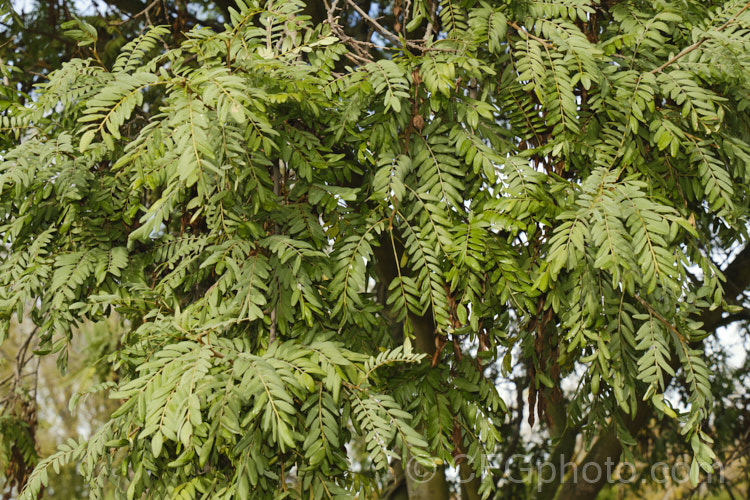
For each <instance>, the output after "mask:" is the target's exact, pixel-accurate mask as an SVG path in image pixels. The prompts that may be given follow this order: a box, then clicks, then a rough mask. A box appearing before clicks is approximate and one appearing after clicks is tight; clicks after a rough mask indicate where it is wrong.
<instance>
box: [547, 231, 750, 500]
mask: <svg viewBox="0 0 750 500" xmlns="http://www.w3.org/2000/svg"><path fill="white" fill-rule="evenodd" d="M723 274H724V276H725V277H726V280H727V281H726V284H725V286H724V290H725V294H726V296H727V299H728V300H727V301H728V302H729V303H735V301H736V299H737V297H739V296H740V295H742V293H743V292H744V291H745V290H746V289H747V288H748V287H750V244H749V245H747V246H745V248H744V249H743V250H742V251H741V252H740V253H739V254H738V255H737V256H736V257H735V258H734V260H733V261H732V262H731V263H730V264H729V265H728V266H727V268H726V269H725V270H724V272H723ZM732 316H734V317H735V318H737V319H745V318H747V317H748V314H747V313H746V312H745V313H744V314H742V313H737V314H735V315H732ZM732 316H729V317H732ZM729 317H727V318H725V317H724V316H723V311H722V310H721V309H720V308H717V309H714V310H713V311H711V310H705V311H704V312H703V314H701V316H700V318H697V319H699V320H700V321H702V322H703V329H704V330H705V331H706V332H708V333H713V332H715V331H716V330H717V329H718V328H719V327H721V326H726V325H727V324H729V321H728V319H729ZM671 364H672V365H673V367H675V368H676V367H678V366H679V362H678V361H677V359H674V360H673V361H672V363H671ZM670 378H671V377H670ZM652 416H653V408H652V407H651V406H650V405H648V404H647V403H645V402H643V401H639V402H638V407H637V411H636V416H635V417H634V418H632V419H630V418H628V419H626V420H625V422H624V423H625V428H626V429H627V430H628V432H630V433H631V434H634V433H636V432H637V431H638V430H640V429H642V428H643V425H644V424H645V422H647V421H648V419H649V418H651V417H652ZM621 453H622V444H621V443H620V440H619V439H618V438H617V429H616V426H615V425H614V423H613V424H612V425H610V426H609V427H608V428H607V429H605V430H604V431H603V432H602V433H601V434H600V436H599V438H598V439H597V441H596V442H595V443H594V444H593V445H592V447H591V449H590V450H589V452H588V453H587V454H586V456H585V457H584V459H583V461H582V463H584V464H588V463H596V464H598V465H599V467H600V468H601V467H604V466H605V464H606V463H607V461H608V460H611V461H613V462H614V464H615V466H616V465H617V464H618V463H619V461H620V455H621ZM600 470H603V469H600ZM605 479H606V478H605ZM605 479H602V480H601V481H598V482H594V483H589V482H585V481H574V480H573V478H569V479H568V480H566V481H564V482H563V483H562V484H561V485H560V486H559V489H558V491H557V493H556V494H555V496H554V497H552V496H549V497H547V498H550V499H551V498H554V499H555V500H594V499H595V498H596V496H597V495H598V494H599V491H600V490H601V489H602V487H604V485H605V484H606V480H605Z"/></svg>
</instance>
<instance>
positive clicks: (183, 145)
mask: <svg viewBox="0 0 750 500" xmlns="http://www.w3.org/2000/svg"><path fill="white" fill-rule="evenodd" d="M360 5H361V3H357V2H354V1H352V0H347V1H346V2H338V1H334V2H333V3H332V5H329V6H328V10H327V12H325V16H323V17H322V18H321V19H317V18H316V17H315V16H314V15H313V16H312V17H310V16H309V15H306V14H307V11H305V6H304V5H303V4H302V3H301V2H299V1H296V0H294V1H292V0H285V1H271V0H269V1H258V0H255V1H252V0H246V1H238V3H237V6H236V7H234V8H231V9H228V10H227V12H228V13H229V16H228V18H227V19H225V21H226V24H224V26H223V27H221V26H220V25H219V26H216V27H214V28H209V27H203V26H200V25H198V26H196V27H194V28H193V29H191V30H189V31H187V32H185V33H184V34H182V35H181V37H180V38H175V37H174V36H173V31H172V30H171V29H170V27H153V26H148V27H147V28H146V29H145V31H144V32H143V34H141V35H140V36H138V37H136V38H134V39H132V40H131V41H129V42H128V43H126V44H124V45H123V46H122V47H120V48H116V49H114V50H113V51H112V52H113V54H112V57H111V58H110V59H111V60H108V59H107V58H106V57H105V56H103V55H102V56H100V54H99V53H98V52H97V51H96V47H97V43H98V37H99V32H98V31H97V28H96V27H95V26H93V25H92V24H90V23H89V22H87V21H85V20H81V19H74V20H73V21H71V22H70V23H68V25H67V26H66V27H67V29H68V31H67V35H66V36H68V37H70V38H72V39H74V40H76V41H77V42H79V44H80V46H81V47H83V48H85V47H92V48H93V51H92V52H91V54H92V57H84V58H73V59H71V60H70V61H67V62H65V63H64V64H62V65H61V66H60V67H59V68H57V69H55V70H54V71H53V72H51V73H50V74H49V75H48V76H49V77H48V79H47V80H46V81H45V82H44V83H40V84H38V85H37V86H36V87H35V88H34V90H33V95H31V94H30V95H24V94H22V93H19V92H18V91H17V88H15V89H14V88H13V86H12V85H11V84H10V83H8V82H6V87H5V89H4V93H5V95H7V99H6V100H5V101H3V102H2V116H0V125H1V126H2V129H1V130H0V133H2V134H3V136H2V139H1V140H2V141H3V142H2V145H3V146H2V151H0V155H1V159H0V160H1V161H0V237H1V238H2V241H3V245H4V250H3V253H2V256H1V257H0V339H1V338H3V337H4V336H5V335H6V334H7V331H8V328H9V326H10V322H11V320H12V318H13V317H14V316H15V317H16V318H23V317H24V316H30V317H31V318H32V319H33V321H34V323H35V324H36V325H37V326H38V329H37V331H36V335H37V339H38V346H37V348H36V350H37V353H38V354H39V355H46V354H53V355H55V356H57V357H58V359H59V363H60V365H61V366H63V367H64V365H65V356H66V350H67V349H68V347H69V345H70V342H71V340H72V336H73V332H75V331H76V328H77V327H78V326H79V325H80V324H81V323H82V322H83V321H84V320H92V321H98V320H103V319H106V318H108V317H110V316H111V315H113V314H116V315H117V317H118V318H120V319H121V321H122V323H123V325H125V330H126V333H125V334H124V336H123V337H122V339H121V340H120V343H119V345H118V347H117V349H116V351H114V352H113V353H112V354H111V356H110V361H111V363H112V365H113V367H114V368H115V370H116V377H115V378H114V379H113V380H110V381H109V382H107V383H105V384H103V385H102V386H101V387H99V389H100V390H103V391H109V397H111V398H114V399H117V400H119V401H120V402H121V406H120V407H119V409H118V410H117V411H115V413H114V414H113V415H112V416H111V419H110V420H109V422H108V423H107V424H106V425H105V426H103V427H102V428H100V429H98V430H97V431H96V432H95V433H94V435H93V436H92V437H91V438H90V439H88V440H78V441H73V442H70V443H68V444H65V445H63V446H62V447H61V449H60V452H59V453H57V454H55V455H53V456H51V457H49V458H47V459H45V460H43V461H42V462H41V463H40V464H39V466H38V467H37V468H36V470H35V471H34V473H33V474H32V475H31V477H30V478H29V481H28V484H27V487H26V489H25V492H24V496H23V498H34V497H35V494H36V492H38V491H39V490H40V488H41V487H42V485H43V484H46V483H47V474H48V472H47V470H48V468H50V467H51V468H58V467H59V466H60V464H63V463H67V462H70V461H73V462H80V471H81V473H82V474H84V475H85V476H86V477H88V478H90V480H91V484H92V491H91V495H92V497H93V498H97V495H99V494H101V493H102V492H103V491H104V489H105V488H106V487H109V486H107V485H109V484H114V485H115V488H117V491H118V492H119V493H118V494H120V495H126V496H127V498H141V497H142V495H144V494H146V496H147V497H148V498H172V497H180V498H182V497H185V498H193V497H202V498H249V497H250V496H251V495H252V497H253V498H264V497H266V496H268V497H273V496H275V495H279V494H282V495H284V494H286V495H289V496H296V495H298V494H302V496H305V497H307V496H308V492H312V493H311V494H310V497H314V498H330V497H345V496H348V495H351V494H353V493H357V492H359V493H360V494H361V495H363V496H364V497H370V496H374V495H376V494H378V492H380V491H381V489H382V488H383V487H384V484H385V483H384V481H385V480H386V479H384V478H387V477H388V474H389V463H390V464H391V465H393V464H395V463H396V462H397V461H395V460H394V459H395V457H398V458H401V459H402V460H404V463H407V462H408V463H413V462H414V461H416V462H418V463H420V464H421V465H422V466H423V467H425V468H427V469H429V468H435V467H438V470H440V464H450V465H454V466H455V465H457V464H458V463H459V462H461V460H458V459H457V457H458V456H459V455H465V458H464V459H463V461H462V464H461V468H462V469H463V470H468V468H471V469H472V470H473V471H474V472H475V473H476V475H477V478H478V479H479V480H478V481H473V482H467V483H466V484H465V485H464V495H465V496H466V498H473V497H471V496H470V495H472V494H473V495H480V496H484V497H487V496H490V495H493V494H495V493H494V492H495V491H496V489H498V487H499V488H500V489H501V490H502V487H503V484H504V483H503V482H502V481H500V474H499V473H498V472H497V470H496V468H498V466H499V465H498V464H499V463H500V461H499V460H498V458H497V455H496V454H497V453H498V451H500V452H501V456H503V455H502V454H503V453H505V456H506V458H504V459H503V460H504V461H505V462H504V463H507V454H508V453H512V451H513V449H512V447H508V448H503V447H505V446H508V445H509V443H512V441H513V439H512V437H511V435H510V434H509V432H512V428H513V427H512V426H511V425H510V424H511V423H514V422H520V419H521V417H522V415H523V406H524V405H523V399H521V400H520V403H519V405H518V406H517V407H516V408H515V409H514V410H513V411H511V410H509V409H508V404H509V402H508V404H506V402H505V401H504V400H503V398H501V395H500V394H499V392H498V389H497V387H498V386H497V384H498V381H502V380H509V379H511V378H514V379H516V378H519V377H520V378H521V379H523V380H524V382H523V384H525V385H526V387H525V386H524V385H521V386H519V391H521V390H524V388H525V390H527V391H528V392H527V396H528V405H527V408H526V411H527V415H528V416H529V419H530V421H531V423H532V425H534V424H535V422H534V421H536V425H541V426H543V427H544V428H546V429H547V431H548V435H549V437H550V440H551V442H552V443H553V444H558V443H559V444H564V443H565V442H566V439H567V440H568V441H569V440H570V439H569V438H570V436H571V435H572V436H573V440H575V434H576V433H577V432H579V431H584V433H585V435H586V436H587V437H589V438H591V437H593V436H596V435H603V433H610V434H611V435H612V436H613V442H614V443H615V444H614V445H613V449H614V450H615V452H613V453H614V454H613V455H609V456H613V457H614V458H615V459H618V458H619V455H620V450H621V449H622V448H621V447H620V446H621V444H624V445H625V451H626V454H627V453H630V452H631V451H632V450H633V447H632V445H635V444H636V442H635V437H634V436H635V434H636V431H637V430H638V428H639V427H640V426H642V424H643V422H644V419H648V418H650V417H651V416H655V417H657V418H659V419H664V421H665V422H668V426H672V428H674V429H677V430H678V432H679V434H680V435H682V437H681V438H680V440H682V441H684V443H686V444H685V446H687V449H689V450H690V452H691V454H692V455H693V456H694V459H693V462H692V463H693V466H692V468H691V471H690V476H691V478H692V479H693V480H696V479H697V477H698V475H699V473H700V470H699V469H700V468H703V469H704V470H705V471H706V472H710V471H712V468H711V466H712V463H713V461H714V457H715V455H714V452H713V451H712V442H713V441H712V437H711V434H712V432H711V425H710V424H709V422H710V415H711V411H712V409H713V408H714V406H715V404H717V403H716V402H715V401H714V398H713V395H712V391H711V383H712V378H713V377H714V376H715V374H714V373H713V370H714V368H712V367H713V366H714V364H715V363H716V359H715V358H712V357H711V354H710V350H707V348H706V345H707V344H706V341H704V339H705V338H706V336H708V335H711V334H713V333H714V331H715V329H716V327H718V326H719V325H721V324H725V323H728V322H730V321H731V320H732V318H731V317H730V318H726V317H723V316H722V312H721V311H722V310H726V311H728V313H731V314H736V313H737V314H739V313H740V312H741V311H743V309H742V300H739V301H738V299H737V297H738V295H740V293H741V292H742V291H743V290H744V289H745V288H746V287H747V285H748V284H749V283H750V278H748V277H747V276H744V274H743V272H745V271H744V266H743V265H742V264H743V262H744V261H740V260H738V261H736V262H737V264H736V265H735V267H734V268H732V269H734V270H735V271H737V272H736V275H733V276H728V277H729V278H730V283H729V286H727V285H726V284H725V283H724V281H725V277H724V276H723V275H722V272H721V268H722V267H723V266H721V265H719V264H717V261H716V259H717V256H723V255H728V254H731V253H732V252H734V253H738V252H739V254H740V257H738V259H740V258H741V257H744V258H746V259H747V256H745V253H747V252H744V251H742V252H740V251H739V249H740V248H741V246H742V244H743V243H744V241H745V238H746V227H747V226H746V224H747V215H748V203H749V202H750V201H749V200H750V199H749V198H748V197H747V196H746V194H745V193H746V190H747V189H748V185H749V184H750V127H749V126H750V120H749V119H750V114H748V105H750V69H749V68H750V49H749V48H748V47H750V12H749V11H748V10H747V9H748V5H750V4H747V5H746V3H745V2H744V1H726V2H697V1H691V2H670V1H660V2H639V1H635V0H633V1H622V2H617V1H602V2H596V1H591V0H548V1H528V2H527V1H519V2H500V1H497V2H479V1H475V0H460V1H451V0H444V1H442V2H437V1H436V0H415V1H414V2H406V3H404V4H402V3H401V2H399V1H397V2H394V4H393V5H388V6H385V5H383V6H381V7H382V8H383V9H384V11H386V12H387V13H388V16H389V17H388V18H387V19H388V21H389V24H387V25H383V24H381V23H380V22H379V21H378V20H377V19H375V18H371V17H369V11H366V10H363V9H362V7H361V6H360ZM358 9H359V10H358ZM341 16H345V17H343V18H342V17H341ZM341 19H358V20H359V22H360V23H362V24H363V25H365V26H369V28H370V33H369V34H368V37H367V38H366V39H363V38H361V37H359V38H358V37H357V36H356V35H353V34H352V32H351V30H350V28H349V27H347V26H345V25H344V24H342V21H341ZM82 50H83V49H82ZM0 64H2V61H0ZM14 68H15V66H13V65H8V64H4V65H2V68H0V69H2V71H3V74H4V75H6V80H8V81H13V79H14V71H13V69H14ZM19 77H20V75H19ZM735 278H736V281H732V280H735ZM725 291H728V293H725ZM566 383H567V385H565V384H566ZM670 387H673V389H670ZM674 387H676V388H674ZM563 388H565V389H563ZM513 412H517V413H518V416H517V417H514V416H513ZM515 432H518V431H517V430H516V431H515ZM571 433H572V434H571ZM516 440H517V437H516ZM352 442H360V443H362V447H363V448H364V450H365V451H364V454H365V456H366V459H365V460H364V463H365V465H366V466H365V468H364V469H362V470H357V469H355V468H353V467H352V466H351V460H350V459H349V458H348V451H347V445H348V443H352ZM597 443H598V444H600V445H602V443H606V440H604V439H603V438H600V440H599V441H598V442H597ZM516 445H517V444H516ZM516 445H513V446H516ZM675 446H677V447H680V446H682V445H679V444H675ZM680 449H681V448H680ZM567 453H568V454H569V453H570V452H567ZM391 472H392V471H391ZM440 476H441V478H442V473H441V474H440ZM462 477H463V476H462ZM441 480H442V481H443V482H444V479H441ZM498 484H499V486H498ZM425 485H427V486H425ZM434 485H435V481H434V480H433V481H432V486H430V482H429V481H428V482H425V483H424V484H422V485H420V484H416V485H412V486H413V487H412V486H410V488H411V490H413V491H412V497H411V498H423V497H420V496H419V495H420V493H419V492H418V491H419V490H420V488H422V489H423V490H424V488H427V487H436V486H434ZM467 485H471V486H467ZM556 486H560V488H559V489H556V490H555V491H556V493H555V492H553V493H552V494H553V495H554V494H557V495H558V498H572V497H570V496H565V495H566V494H567V493H566V491H568V490H566V487H567V485H566V484H562V485H556ZM439 487H441V488H443V486H439ZM600 487H601V485H598V486H597V487H596V489H595V492H594V493H593V494H594V495H595V494H596V492H598V489H599V488H600ZM471 488H474V489H473V491H470V492H469V491H468V490H470V489H471ZM251 491H252V493H251ZM581 491H583V490H581ZM300 492H301V493H300ZM444 494H445V495H446V496H447V490H446V493H444ZM580 497H584V498H587V497H585V495H584V494H581V496H579V498H580ZM435 498H443V497H440V496H436V497H435Z"/></svg>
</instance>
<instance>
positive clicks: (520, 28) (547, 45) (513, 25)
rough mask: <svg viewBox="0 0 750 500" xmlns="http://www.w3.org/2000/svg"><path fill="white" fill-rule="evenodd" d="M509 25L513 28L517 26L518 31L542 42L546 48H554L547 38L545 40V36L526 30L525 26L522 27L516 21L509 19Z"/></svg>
mask: <svg viewBox="0 0 750 500" xmlns="http://www.w3.org/2000/svg"><path fill="white" fill-rule="evenodd" d="M508 26H511V27H512V28H515V29H516V31H518V33H519V34H523V35H524V36H527V37H529V38H531V39H532V40H536V41H537V42H539V43H541V44H542V46H544V48H546V49H550V48H552V45H550V43H549V42H548V41H547V40H545V39H544V38H539V37H538V36H536V35H532V34H531V33H529V32H528V31H526V29H525V28H522V27H521V26H519V25H518V24H517V23H515V22H514V21H508Z"/></svg>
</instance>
